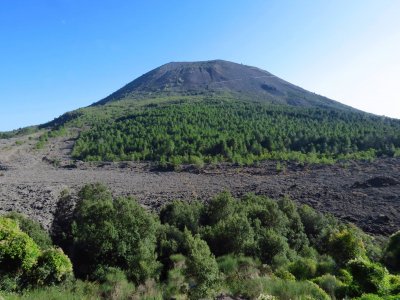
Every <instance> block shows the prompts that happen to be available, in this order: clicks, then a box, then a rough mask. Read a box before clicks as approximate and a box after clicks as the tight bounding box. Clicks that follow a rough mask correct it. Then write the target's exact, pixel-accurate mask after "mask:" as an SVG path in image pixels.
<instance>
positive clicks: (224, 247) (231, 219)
mask: <svg viewBox="0 0 400 300" xmlns="http://www.w3.org/2000/svg"><path fill="white" fill-rule="evenodd" d="M203 236H204V239H205V240H206V241H207V243H208V244H209V246H210V249H211V250H212V252H213V253H215V255H224V254H228V253H234V254H245V253H246V250H247V249H249V248H250V247H251V246H253V245H254V232H253V228H252V227H251V224H250V222H249V220H248V219H247V218H246V217H245V216H242V215H238V214H234V215H230V216H227V217H226V219H224V220H221V221H219V222H218V223H217V224H215V225H214V226H212V227H207V228H205V230H204V233H203Z"/></svg>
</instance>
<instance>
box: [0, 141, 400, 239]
mask: <svg viewBox="0 0 400 300" xmlns="http://www.w3.org/2000/svg"><path fill="white" fill-rule="evenodd" d="M37 137H38V134H36V135H33V136H30V137H23V138H14V139H7V140H0V213H6V212H8V211H12V210H16V211H20V212H23V213H25V214H27V215H29V216H31V217H32V218H34V219H36V220H38V221H40V222H41V223H42V224H43V225H44V226H45V227H46V228H50V226H51V223H52V220H53V214H54V211H55V209H56V206H57V202H58V200H59V198H60V193H61V191H63V190H65V189H68V190H69V191H70V192H71V193H72V194H76V192H77V191H78V190H79V189H80V188H81V187H82V186H83V185H84V184H87V183H93V182H101V183H104V184H106V185H108V186H109V187H110V188H111V190H112V191H113V193H114V194H115V195H132V196H134V197H135V198H137V199H138V200H139V201H140V202H141V203H142V204H143V205H145V206H147V207H149V208H153V209H157V208H159V207H161V206H162V205H163V204H164V203H166V202H167V201H171V200H173V199H184V200H188V201H191V200H195V199H199V200H207V199H210V197H212V196H213V195H215V194H216V193H218V192H220V191H223V190H229V191H231V192H232V193H233V194H234V195H237V196H240V195H243V194H245V193H248V192H253V193H256V194H261V195H267V196H269V197H272V198H276V199H277V198H280V197H283V196H285V195H287V196H289V197H291V198H292V199H294V200H295V201H297V202H299V203H307V204H309V205H311V206H312V207H314V208H316V209H317V210H319V211H323V212H330V213H332V214H334V215H335V216H337V217H340V218H341V219H344V220H347V221H350V222H353V223H355V224H357V225H358V226H360V227H361V228H363V229H364V230H366V231H367V232H370V233H373V234H384V235H388V234H390V233H393V232H395V231H397V230H399V229H400V218H399V217H398V216H399V213H400V172H399V171H400V158H386V159H377V160H375V161H374V162H360V161H355V162H347V163H341V164H336V165H334V166H322V165H315V166H300V165H298V164H295V163H290V164H287V165H286V166H281V167H278V168H277V163H276V162H263V163H260V164H259V165H257V166H252V167H237V166H230V165H224V164H221V165H217V166H207V167H205V168H204V169H202V170H198V169H196V168H194V167H186V168H184V169H183V170H182V171H180V172H159V171H157V170H155V169H154V168H152V167H151V166H150V165H148V164H143V163H132V162H129V163H103V164H89V163H82V162H73V161H72V160H71V159H70V157H69V154H70V151H71V148H72V145H73V142H74V140H73V138H69V139H68V138H63V139H62V138H58V139H54V140H52V141H51V142H49V143H48V144H47V145H46V146H45V148H44V149H42V150H37V149H35V145H36V143H37Z"/></svg>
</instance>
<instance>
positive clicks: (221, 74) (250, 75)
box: [94, 60, 352, 110]
mask: <svg viewBox="0 0 400 300" xmlns="http://www.w3.org/2000/svg"><path fill="white" fill-rule="evenodd" d="M221 93H229V94H233V96H234V98H236V99H243V100H247V101H249V100H250V101H261V102H265V103H273V104H285V105H291V106H303V107H304V106H305V107H324V108H337V109H344V110H352V108H350V107H348V106H346V105H343V104H341V103H339V102H336V101H333V100H330V99H328V98H325V97H322V96H319V95H316V94H314V93H311V92H308V91H306V90H304V89H302V88H300V87H298V86H295V85H293V84H291V83H289V82H286V81H284V80H282V79H280V78H278V77H276V76H275V75H273V74H271V73H269V72H267V71H264V70H261V69H259V68H256V67H251V66H246V65H242V64H237V63H233V62H229V61H224V60H211V61H202V62H171V63H168V64H165V65H163V66H161V67H158V68H156V69H154V70H152V71H150V72H148V73H146V74H144V75H142V76H140V77H139V78H137V79H135V80H133V81H132V82H130V83H128V84H127V85H125V86H124V87H122V88H121V89H119V90H117V91H116V92H114V93H112V94H111V95H110V96H108V97H106V98H104V99H103V100H101V101H99V102H97V103H95V104H94V105H104V104H107V103H110V102H113V101H119V100H123V99H138V98H145V97H149V96H150V97H152V96H153V95H164V96H166V95H177V94H179V95H199V94H203V95H213V94H214V95H215V94H221Z"/></svg>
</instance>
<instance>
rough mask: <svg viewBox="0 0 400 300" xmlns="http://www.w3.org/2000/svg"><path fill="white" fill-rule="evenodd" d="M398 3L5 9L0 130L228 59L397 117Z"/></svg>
mask: <svg viewBox="0 0 400 300" xmlns="http://www.w3.org/2000/svg"><path fill="white" fill-rule="evenodd" d="M399 15H400V1H394V0H393V1H389V0H379V1H378V0H376V1H369V0H352V1H348V0H335V1H324V0H320V1H315V0H313V1H311V0H304V1H299V0H298V1H295V0H293V1H266V0H265V1H256V0H254V1H248V0H247V1H244V0H243V1H242V0H237V1H222V0H220V1H208V0H203V1H190V0H188V1H183V0H182V1H174V0H169V1H161V0H160V1H151V0H150V1H118V0H114V1H111V0H110V1H102V0H97V1H94V0H35V1H32V0H2V1H1V3H0V104H1V118H0V131H4V130H10V129H15V128H19V127H23V126H27V125H33V124H39V123H44V122H46V121H49V120H52V119H54V118H55V117H57V116H59V115H60V114H62V113H64V112H66V111H69V110H73V109H76V108H79V107H82V106H86V105H89V104H91V103H93V102H95V101H98V100H100V99H102V98H104V97H105V96H107V95H108V94H110V93H112V92H113V91H115V90H116V89H118V88H120V87H121V86H123V85H124V84H126V83H127V82H129V81H131V80H133V79H135V78H136V77H137V76H139V75H141V74H143V73H145V72H147V71H149V70H151V69H153V68H155V67H157V66H159V65H162V64H164V63H167V62H170V61H195V60H209V59H217V58H218V59H225V60H231V61H235V62H239V63H244V64H248V65H253V66H257V67H260V68H262V69H265V70H268V71H270V72H272V73H274V74H275V75H277V76H279V77H281V78H283V79H285V80H287V81H290V82H292V83H294V84H297V85H299V86H301V87H303V88H306V89H308V90H310V91H313V92H316V93H318V94H322V95H324V96H328V97H330V98H332V99H335V100H338V101H341V102H343V103H346V104H349V105H351V106H354V107H357V108H359V109H363V110H365V111H368V112H372V113H376V114H380V115H387V116H391V117H396V118H400V97H399V94H400V93H399V92H398V91H397V90H398V88H399V87H400V29H399V28H400V18H399V17H398V16H399Z"/></svg>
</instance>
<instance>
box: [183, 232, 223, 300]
mask: <svg viewBox="0 0 400 300" xmlns="http://www.w3.org/2000/svg"><path fill="white" fill-rule="evenodd" d="M185 241H186V247H187V252H188V255H187V260H186V265H187V268H186V270H185V274H186V276H187V278H188V279H189V282H190V287H191V289H190V290H189V295H190V297H191V298H193V299H201V298H207V297H210V296H212V295H213V293H214V292H215V289H216V288H217V286H218V283H219V279H220V277H219V270H218V265H217V262H216V261H215V258H214V256H213V255H212V254H211V252H210V249H209V248H208V246H207V243H206V242H205V241H203V240H202V239H201V238H200V236H198V235H196V236H192V234H191V233H190V232H189V231H188V230H185Z"/></svg>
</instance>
